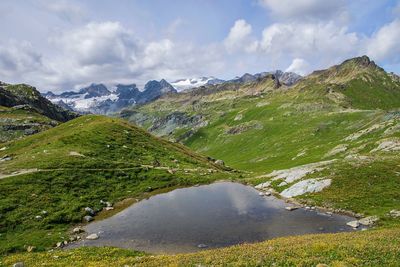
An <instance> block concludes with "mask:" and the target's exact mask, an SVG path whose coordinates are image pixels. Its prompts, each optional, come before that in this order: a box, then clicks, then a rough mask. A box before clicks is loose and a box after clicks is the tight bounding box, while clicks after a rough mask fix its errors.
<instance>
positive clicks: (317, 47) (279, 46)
mask: <svg viewBox="0 0 400 267" xmlns="http://www.w3.org/2000/svg"><path fill="white" fill-rule="evenodd" d="M260 49H261V50H262V51H263V52H264V53H266V54H268V55H270V56H271V57H272V59H273V60H280V59H282V58H287V57H289V58H303V59H305V60H307V61H308V62H310V63H313V65H314V66H328V65H329V64H333V63H337V61H338V60H341V59H345V58H347V57H351V56H354V55H356V54H357V53H358V51H359V49H360V38H359V37H358V35H357V34H356V33H352V32H348V30H347V28H346V27H341V26H337V25H336V24H334V23H333V22H328V23H322V22H321V23H294V22H293V23H277V24H273V25H271V26H269V27H267V28H265V29H264V31H263V35H262V39H261V42H260Z"/></svg>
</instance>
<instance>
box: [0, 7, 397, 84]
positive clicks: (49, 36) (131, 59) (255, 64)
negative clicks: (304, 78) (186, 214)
mask: <svg viewBox="0 0 400 267" xmlns="http://www.w3.org/2000/svg"><path fill="white" fill-rule="evenodd" d="M0 13H1V14H0V33H1V35H2V38H0V80H1V81H6V82H9V83H21V82H24V83H29V84H32V85H34V86H36V87H38V89H40V90H41V91H47V90H53V91H63V90H71V89H77V88H80V87H82V86H84V85H87V84H89V83H92V82H95V83H99V82H103V83H106V84H108V85H111V84H115V83H132V82H133V83H137V84H138V85H139V86H142V85H143V84H144V83H145V82H146V81H147V80H150V79H161V78H165V79H167V80H169V81H173V80H175V79H179V78H188V77H198V76H216V77H219V78H225V79H227V78H232V77H234V76H237V75H242V74H243V73H245V72H249V73H256V72H261V71H268V70H275V69H282V70H288V71H294V72H297V73H300V74H307V73H309V72H311V71H312V70H314V69H321V68H326V67H328V66H330V65H332V64H337V63H340V62H341V61H342V60H344V59H346V58H350V57H354V56H359V55H363V54H366V55H368V56H370V57H371V58H372V59H373V60H375V61H377V62H378V63H379V64H380V65H381V66H383V67H384V68H385V69H386V70H388V71H393V72H396V73H400V0H375V1H373V0H352V1H350V0H202V1H199V0H118V1H111V0H108V1H106V0H86V1H75V0H25V1H15V0H1V2H0Z"/></svg>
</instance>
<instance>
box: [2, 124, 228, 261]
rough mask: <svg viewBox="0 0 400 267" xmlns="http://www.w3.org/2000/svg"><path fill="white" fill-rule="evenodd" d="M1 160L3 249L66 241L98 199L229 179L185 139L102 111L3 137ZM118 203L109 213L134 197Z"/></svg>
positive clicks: (137, 195)
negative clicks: (12, 138) (41, 129)
mask: <svg viewBox="0 0 400 267" xmlns="http://www.w3.org/2000/svg"><path fill="white" fill-rule="evenodd" d="M0 158H1V159H3V160H2V162H0V214H2V216H1V217H0V226H1V227H0V234H1V238H0V253H1V254H4V253H7V252H13V251H21V250H26V247H27V246H35V247H36V249H37V250H42V249H44V248H49V247H52V246H54V245H55V243H56V242H59V241H63V240H68V238H69V237H68V236H69V233H68V232H67V230H68V228H69V227H71V225H74V224H77V223H81V222H83V217H84V216H85V215H87V213H85V211H84V208H85V207H91V208H92V209H94V210H95V211H101V210H102V208H103V205H102V204H101V203H100V200H106V201H109V202H112V203H118V202H119V201H121V200H124V199H128V198H132V197H135V198H141V197H144V196H146V195H149V194H154V193H155V192H158V190H160V189H168V188H175V187H178V186H187V185H192V184H197V183H208V182H211V181H213V180H215V179H223V178H228V177H226V176H227V173H226V172H225V171H224V167H223V166H220V165H217V164H215V163H214V162H213V161H209V160H208V159H207V158H205V157H203V156H200V155H198V154H195V153H193V152H191V151H189V150H188V149H187V148H185V147H183V146H182V145H179V144H173V143H170V142H168V141H165V140H162V139H159V138H156V137H153V136H152V135H150V134H148V133H146V132H145V131H143V130H141V129H139V128H137V127H135V126H132V125H131V124H129V123H127V122H124V121H121V120H119V119H112V118H107V117H102V116H82V117H80V118H77V119H75V120H72V121H69V122H67V123H64V124H61V125H60V126H57V127H55V128H52V129H50V130H47V131H44V132H41V133H38V134H35V135H32V136H29V137H26V138H24V139H21V140H17V141H12V142H9V143H6V144H4V147H3V149H1V151H0ZM229 177H234V175H230V174H229ZM123 203H125V204H123ZM123 203H122V204H117V205H116V210H114V211H110V212H108V213H109V214H112V213H113V212H115V211H117V210H118V207H120V208H123V207H124V205H128V203H132V200H131V201H128V202H123ZM100 215H101V216H107V212H103V213H101V214H100ZM37 216H39V217H37ZM95 218H96V217H95Z"/></svg>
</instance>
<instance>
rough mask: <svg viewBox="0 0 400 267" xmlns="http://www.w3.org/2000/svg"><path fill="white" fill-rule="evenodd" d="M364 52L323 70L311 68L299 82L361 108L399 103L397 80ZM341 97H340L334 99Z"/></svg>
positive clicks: (383, 107) (384, 107)
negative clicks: (312, 70) (310, 71)
mask: <svg viewBox="0 0 400 267" xmlns="http://www.w3.org/2000/svg"><path fill="white" fill-rule="evenodd" d="M396 77H397V76H396V75H393V74H391V73H387V72H385V70H384V69H382V68H381V67H379V66H377V65H376V64H375V62H373V61H371V60H370V59H369V58H368V57H367V56H362V57H357V58H353V59H349V60H346V61H344V62H343V63H342V64H340V65H336V66H333V67H331V68H329V69H326V70H321V71H315V72H313V73H312V74H311V75H309V76H308V77H307V79H305V80H303V81H302V82H301V83H300V84H299V86H300V87H302V88H307V87H318V86H319V87H322V86H324V88H321V89H323V90H325V91H326V93H327V95H328V97H331V98H332V99H334V98H336V100H337V101H339V102H340V103H341V104H342V105H345V106H348V107H353V108H361V109H376V108H380V109H393V108H398V107H400V81H399V79H398V78H396ZM338 98H341V99H338Z"/></svg>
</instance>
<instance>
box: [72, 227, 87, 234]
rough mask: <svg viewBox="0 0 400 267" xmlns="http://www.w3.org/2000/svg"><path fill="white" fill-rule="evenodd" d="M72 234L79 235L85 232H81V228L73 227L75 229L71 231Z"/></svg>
mask: <svg viewBox="0 0 400 267" xmlns="http://www.w3.org/2000/svg"><path fill="white" fill-rule="evenodd" d="M72 232H73V233H74V234H80V233H83V232H85V230H83V228H82V227H75V228H74V229H73V230H72Z"/></svg>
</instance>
